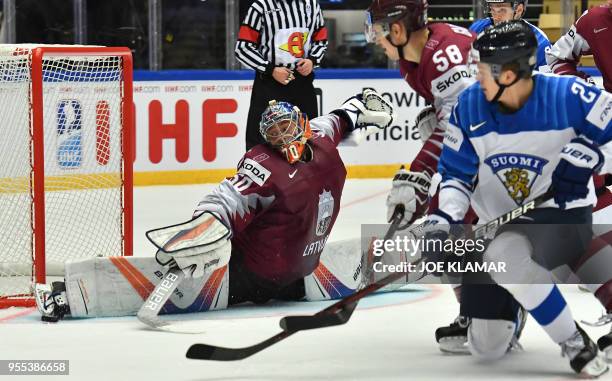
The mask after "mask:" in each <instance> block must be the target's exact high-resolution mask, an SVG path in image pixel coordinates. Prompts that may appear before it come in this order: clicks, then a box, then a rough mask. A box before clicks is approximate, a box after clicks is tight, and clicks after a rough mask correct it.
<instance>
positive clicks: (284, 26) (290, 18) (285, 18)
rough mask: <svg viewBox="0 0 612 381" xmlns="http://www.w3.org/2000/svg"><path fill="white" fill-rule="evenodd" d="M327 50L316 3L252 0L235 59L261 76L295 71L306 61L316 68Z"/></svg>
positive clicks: (321, 20) (320, 14)
mask: <svg viewBox="0 0 612 381" xmlns="http://www.w3.org/2000/svg"><path fill="white" fill-rule="evenodd" d="M325 50H327V28H325V25H324V21H323V15H322V13H321V7H320V6H319V3H318V2H317V0H255V1H254V2H253V4H252V5H251V6H250V7H249V10H248V11H247V15H246V17H245V19H244V21H243V23H242V25H241V26H240V32H239V34H238V41H237V42H236V49H235V52H236V58H238V60H239V61H240V62H242V63H243V64H244V65H245V66H247V67H250V68H252V69H255V70H257V71H259V72H262V73H271V72H272V70H273V69H274V67H276V66H284V67H287V68H290V69H295V65H296V63H297V61H298V60H299V59H301V58H309V59H311V60H312V61H313V63H314V65H315V66H317V65H319V64H320V63H321V60H322V59H323V55H324V54H325Z"/></svg>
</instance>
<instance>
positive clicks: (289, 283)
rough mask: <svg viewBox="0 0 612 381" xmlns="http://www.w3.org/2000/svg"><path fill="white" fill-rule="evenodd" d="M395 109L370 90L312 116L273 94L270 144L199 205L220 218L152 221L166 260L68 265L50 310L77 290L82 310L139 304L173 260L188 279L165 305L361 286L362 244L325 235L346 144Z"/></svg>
mask: <svg viewBox="0 0 612 381" xmlns="http://www.w3.org/2000/svg"><path fill="white" fill-rule="evenodd" d="M392 113H393V109H392V107H391V105H390V104H388V102H386V101H385V100H384V99H383V98H382V97H381V96H380V95H379V94H377V93H376V92H374V91H373V90H370V89H367V90H364V92H363V94H359V95H357V96H356V97H353V98H351V99H349V100H348V101H347V102H345V103H344V104H343V105H342V106H341V107H340V108H338V109H336V110H334V111H332V113H330V114H329V115H325V116H321V117H318V118H315V119H313V120H311V121H309V120H308V118H307V117H306V115H304V114H303V113H301V112H300V110H299V109H298V108H297V107H294V106H293V105H291V104H288V103H286V102H271V103H270V106H269V107H268V109H266V111H265V112H264V114H263V115H262V119H261V123H260V132H261V134H262V136H264V138H265V139H266V142H267V143H266V144H265V145H258V146H256V147H253V148H252V149H251V150H249V151H248V152H247V153H245V155H244V157H243V158H242V160H240V162H239V163H238V166H237V171H236V174H235V175H234V176H233V177H231V178H228V179H226V180H224V181H222V182H221V183H220V184H219V185H218V186H217V188H216V189H214V190H213V191H212V192H211V193H210V194H208V195H207V196H205V197H204V199H203V200H202V201H201V202H200V203H199V204H198V206H197V208H196V211H195V212H194V216H199V217H201V216H202V213H204V212H209V213H205V214H208V215H209V216H208V217H201V218H203V219H206V218H210V214H213V215H214V216H216V217H217V218H218V219H217V218H215V221H209V220H206V221H209V222H208V223H209V225H208V227H206V228H204V225H205V224H206V223H204V222H195V220H194V221H190V222H188V223H186V224H183V225H181V226H171V227H168V228H167V229H162V230H159V231H157V232H152V234H150V236H154V239H153V241H154V243H155V244H156V246H157V247H158V248H159V249H162V250H161V251H160V253H159V254H158V255H157V259H158V260H157V261H156V260H155V259H154V258H130V259H126V258H112V259H106V258H95V259H91V260H86V261H81V262H75V263H70V264H68V265H67V266H66V279H65V280H66V282H65V286H66V291H62V290H59V289H58V290H49V289H48V288H47V289H44V288H43V287H42V286H41V287H39V290H38V292H37V296H38V298H37V299H38V301H39V303H38V304H39V307H40V309H41V312H43V314H52V313H53V311H52V310H53V307H54V304H57V305H58V306H59V302H62V301H64V300H67V301H68V307H67V308H68V309H69V313H70V314H71V315H72V316H78V317H86V316H121V315H133V314H135V313H136V312H137V310H138V309H139V308H140V307H141V305H142V303H143V300H145V299H147V297H148V296H149V294H150V293H151V291H152V290H153V289H154V288H155V285H156V284H158V283H159V282H160V279H161V278H162V277H163V276H164V274H165V273H166V272H167V270H168V266H169V265H174V264H176V265H177V266H178V267H179V268H181V269H182V270H183V272H184V273H185V275H186V279H185V280H184V281H183V282H181V284H179V285H178V287H177V288H176V289H175V290H174V292H173V293H172V296H171V297H170V299H169V301H168V302H167V303H166V305H165V306H164V308H163V309H162V310H161V311H160V313H162V314H163V313H181V312H199V311H206V310H212V309H221V308H225V307H227V306H228V305H232V304H236V303H241V302H246V301H250V302H254V303H264V302H266V301H268V300H269V299H281V300H283V299H285V300H287V299H289V300H300V299H304V298H308V299H310V300H318V299H327V298H340V297H343V296H345V295H347V294H349V293H352V292H354V291H355V290H356V289H357V288H358V286H359V285H360V284H361V274H360V265H361V252H360V250H359V248H358V247H355V248H351V247H348V248H347V246H346V245H345V244H343V243H338V244H331V243H330V244H328V243H327V240H328V238H329V234H330V232H331V229H332V228H333V225H334V222H335V220H336V217H337V215H338V211H339V208H340V200H341V196H342V189H343V186H344V181H345V178H346V169H345V167H344V164H343V163H342V160H341V158H340V155H339V153H338V150H337V146H338V144H339V143H340V142H342V141H344V140H345V139H350V138H351V137H354V135H360V136H364V135H367V134H368V133H370V131H371V130H372V128H373V129H375V130H377V129H380V128H386V127H387V126H389V125H390V124H391V122H392ZM357 140H359V139H357ZM196 220H197V219H196ZM200 223H202V224H203V225H202V227H203V228H202V229H199V226H200V225H198V224H200ZM225 227H227V228H225ZM183 230H185V231H186V232H187V233H185V234H182V233H181V232H182V231H183ZM202 234H204V235H202ZM171 237H172V238H171ZM202 237H205V239H204V238H202ZM228 237H231V238H230V239H229V240H228ZM175 238H178V240H177V241H176V242H175V241H174V239H175ZM230 252H231V254H230ZM228 254H229V257H228ZM158 262H159V263H158ZM305 277H306V278H307V280H306V281H305V280H304V278H305ZM64 296H65V297H64ZM60 310H62V311H64V313H66V312H67V310H66V309H65V308H59V309H58V311H60ZM60 317H61V316H60Z"/></svg>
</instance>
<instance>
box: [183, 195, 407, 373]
mask: <svg viewBox="0 0 612 381" xmlns="http://www.w3.org/2000/svg"><path fill="white" fill-rule="evenodd" d="M403 217H404V210H403V208H401V207H399V206H398V207H396V209H395V211H394V213H393V217H392V222H391V225H390V226H389V229H388V230H387V233H386V234H385V239H389V238H391V237H392V236H393V234H395V231H396V230H397V228H398V227H399V225H400V223H401V221H402V218H403ZM399 274H400V276H398V279H399V278H400V277H401V276H404V274H403V273H399ZM394 275H396V274H394ZM371 286H372V285H370V286H368V287H371ZM383 286H384V285H380V286H379V287H378V288H380V287H383ZM368 287H366V288H364V289H362V290H361V291H358V292H357V293H356V294H353V295H351V296H354V295H357V294H360V295H361V293H362V292H363V291H364V290H366V289H368ZM370 292H372V291H370ZM370 292H368V294H369V293H370ZM351 296H349V297H351ZM364 296H365V295H364ZM359 299H361V297H357V298H355V299H354V303H353V302H351V301H348V302H346V303H342V304H339V303H340V302H343V301H346V300H347V298H344V299H342V300H340V301H339V302H337V303H334V304H332V305H331V306H329V307H327V308H325V309H324V310H321V311H319V312H317V313H316V314H315V316H317V317H318V318H317V320H314V321H313V320H312V316H296V318H298V320H299V319H300V318H305V320H307V321H305V322H303V323H301V324H300V327H301V329H298V330H289V329H285V328H283V331H282V332H279V333H277V334H276V335H274V336H272V337H270V338H268V339H266V340H264V341H262V342H260V343H258V344H255V345H251V346H249V347H243V348H226V347H218V346H214V345H208V344H193V345H192V346H191V347H189V349H188V350H187V354H186V356H187V358H190V359H194V360H217V361H234V360H242V359H244V358H247V357H249V356H252V355H254V354H255V353H257V352H260V351H262V350H264V349H266V348H268V347H269V346H272V345H274V344H276V343H278V342H279V341H282V340H284V339H286V338H287V337H289V336H291V335H293V334H294V333H296V332H298V331H300V330H305V329H315V328H321V327H330V326H334V325H340V324H344V323H346V322H347V321H348V320H349V318H350V317H351V315H352V313H353V311H354V310H355V308H356V307H357V303H358V301H359ZM283 319H284V318H283ZM283 319H281V323H280V324H281V327H282V326H283ZM309 324H310V325H311V326H310V327H309Z"/></svg>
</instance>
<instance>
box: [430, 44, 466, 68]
mask: <svg viewBox="0 0 612 381" xmlns="http://www.w3.org/2000/svg"><path fill="white" fill-rule="evenodd" d="M432 60H433V62H434V63H436V64H437V65H436V69H438V71H442V72H443V71H446V70H447V69H448V67H449V66H450V64H449V61H450V62H452V63H454V64H460V63H462V62H463V55H462V54H461V50H459V47H457V45H449V46H447V47H446V48H445V49H444V50H438V51H437V52H435V53H434V55H433V57H432Z"/></svg>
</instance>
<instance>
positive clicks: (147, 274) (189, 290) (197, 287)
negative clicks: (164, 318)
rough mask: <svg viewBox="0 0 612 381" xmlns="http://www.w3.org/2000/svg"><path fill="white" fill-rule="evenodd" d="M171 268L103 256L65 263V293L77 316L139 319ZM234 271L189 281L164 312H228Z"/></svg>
mask: <svg viewBox="0 0 612 381" xmlns="http://www.w3.org/2000/svg"><path fill="white" fill-rule="evenodd" d="M167 270H168V268H167V267H163V266H161V265H159V264H158V263H157V261H156V260H155V259H154V258H133V257H99V258H91V259H85V260H82V261H77V262H69V263H67V264H66V276H65V282H66V295H67V297H68V305H69V307H70V315H71V316H72V317H107V316H132V315H136V313H137V312H138V310H139V309H140V307H141V306H142V304H143V302H144V301H145V300H146V299H147V298H148V296H149V294H150V293H151V292H152V291H153V289H154V288H155V286H156V285H157V284H158V283H159V282H160V281H161V279H162V278H163V276H164V274H165V273H166V271H167ZM228 292H229V267H228V266H223V267H221V268H219V269H217V270H215V271H214V272H212V273H211V274H207V275H206V276H204V277H200V278H186V279H184V280H183V281H182V282H181V284H180V285H179V286H178V287H177V289H176V290H175V291H174V293H173V295H172V296H171V297H170V300H169V301H168V302H167V303H166V304H165V306H164V308H163V309H162V311H161V313H162V314H168V313H187V312H202V311H209V310H218V309H224V308H227V301H228Z"/></svg>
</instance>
